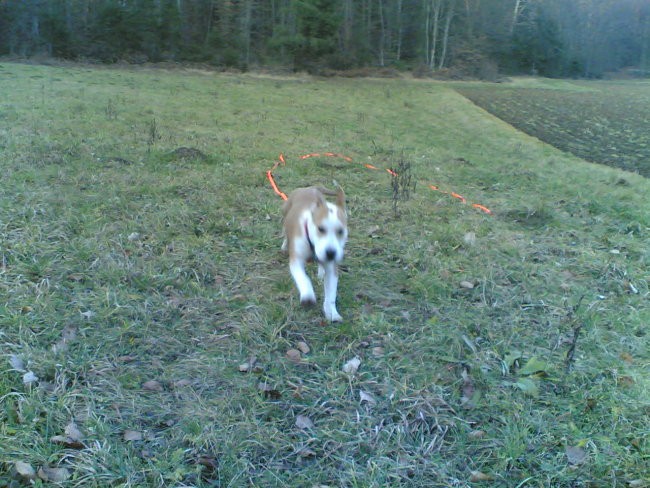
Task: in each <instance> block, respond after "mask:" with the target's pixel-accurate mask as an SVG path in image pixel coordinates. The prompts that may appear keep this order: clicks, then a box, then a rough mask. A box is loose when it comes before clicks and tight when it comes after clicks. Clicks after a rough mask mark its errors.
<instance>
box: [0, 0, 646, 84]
mask: <svg viewBox="0 0 650 488" xmlns="http://www.w3.org/2000/svg"><path fill="white" fill-rule="evenodd" d="M0 55H3V56H10V57H18V58H33V57H36V58H43V57H45V58H61V59H70V60H75V61H83V62H98V63H115V62H128V63H146V62H157V63H158V62H186V63H207V64H210V65H213V66H215V67H223V68H236V69H241V70H247V69H253V68H260V67H265V68H277V69H287V70H294V71H308V72H311V73H325V72H326V71H327V70H335V71H341V70H348V71H351V70H355V69H358V68H367V67H372V68H388V69H398V70H413V71H414V72H416V73H421V74H424V75H426V74H432V73H435V72H438V73H441V74H445V75H447V76H450V77H474V78H480V79H492V78H497V77H498V76H499V74H539V75H543V76H549V77H585V78H598V77H602V76H603V75H605V74H607V73H610V72H616V71H621V70H624V71H625V73H629V74H632V75H642V76H645V75H648V73H649V72H650V2H649V1H648V0H0Z"/></svg>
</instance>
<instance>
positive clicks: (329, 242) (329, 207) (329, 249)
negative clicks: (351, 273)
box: [312, 189, 348, 263]
mask: <svg viewBox="0 0 650 488" xmlns="http://www.w3.org/2000/svg"><path fill="white" fill-rule="evenodd" d="M312 217H313V219H312V220H313V223H314V227H315V231H316V232H315V234H314V235H313V236H312V242H313V244H314V254H315V255H316V259H317V260H318V261H321V262H327V261H334V262H337V263H338V262H340V261H341V260H342V259H343V249H344V248H345V243H346V242H347V240H348V222H347V213H346V211H345V193H343V190H341V189H339V191H338V193H337V194H336V203H331V202H328V201H327V200H325V197H324V196H322V198H320V199H319V201H318V203H317V205H316V208H314V210H313V211H312Z"/></svg>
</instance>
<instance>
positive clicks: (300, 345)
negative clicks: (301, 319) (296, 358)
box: [296, 341, 311, 354]
mask: <svg viewBox="0 0 650 488" xmlns="http://www.w3.org/2000/svg"><path fill="white" fill-rule="evenodd" d="M296 348H297V349H298V350H299V351H300V352H301V353H303V354H309V351H311V349H310V348H309V345H308V344H307V343H306V342H303V341H300V342H298V343H297V344H296Z"/></svg>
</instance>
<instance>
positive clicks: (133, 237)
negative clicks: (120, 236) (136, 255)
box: [127, 232, 140, 241]
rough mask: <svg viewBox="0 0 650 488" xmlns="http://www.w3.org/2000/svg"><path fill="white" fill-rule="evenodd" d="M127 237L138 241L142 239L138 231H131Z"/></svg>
mask: <svg viewBox="0 0 650 488" xmlns="http://www.w3.org/2000/svg"><path fill="white" fill-rule="evenodd" d="M127 239H128V240H130V241H137V240H139V239H140V234H139V233H138V232H131V233H130V234H129V236H128V237H127Z"/></svg>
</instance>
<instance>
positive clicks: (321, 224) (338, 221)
mask: <svg viewBox="0 0 650 488" xmlns="http://www.w3.org/2000/svg"><path fill="white" fill-rule="evenodd" d="M325 195H330V196H336V203H331V202H328V201H327V200H326V199H325ZM283 214H284V221H283V222H284V242H283V243H282V250H283V251H289V270H290V271H291V276H293V280H294V281H295V282H296V286H297V287H298V291H299V292H300V303H301V304H302V305H304V306H312V305H315V304H316V295H315V294H314V287H313V286H312V284H311V280H310V279H309V277H308V276H307V273H306V272H305V265H306V264H307V262H308V261H316V262H317V263H318V277H319V278H323V277H324V295H325V296H324V299H323V312H324V313H325V317H326V318H327V320H329V321H330V322H340V321H341V320H343V318H342V317H341V316H340V315H339V313H338V311H337V310H336V289H337V286H338V263H340V262H341V260H342V259H343V250H344V247H345V243H346V241H347V239H348V227H347V214H346V211H345V194H344V193H343V190H340V189H339V190H338V191H336V192H335V191H332V190H328V189H326V188H322V187H317V186H310V187H308V188H298V189H297V190H294V191H293V192H291V193H290V194H289V198H288V200H287V201H286V202H285V204H284V207H283Z"/></svg>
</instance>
